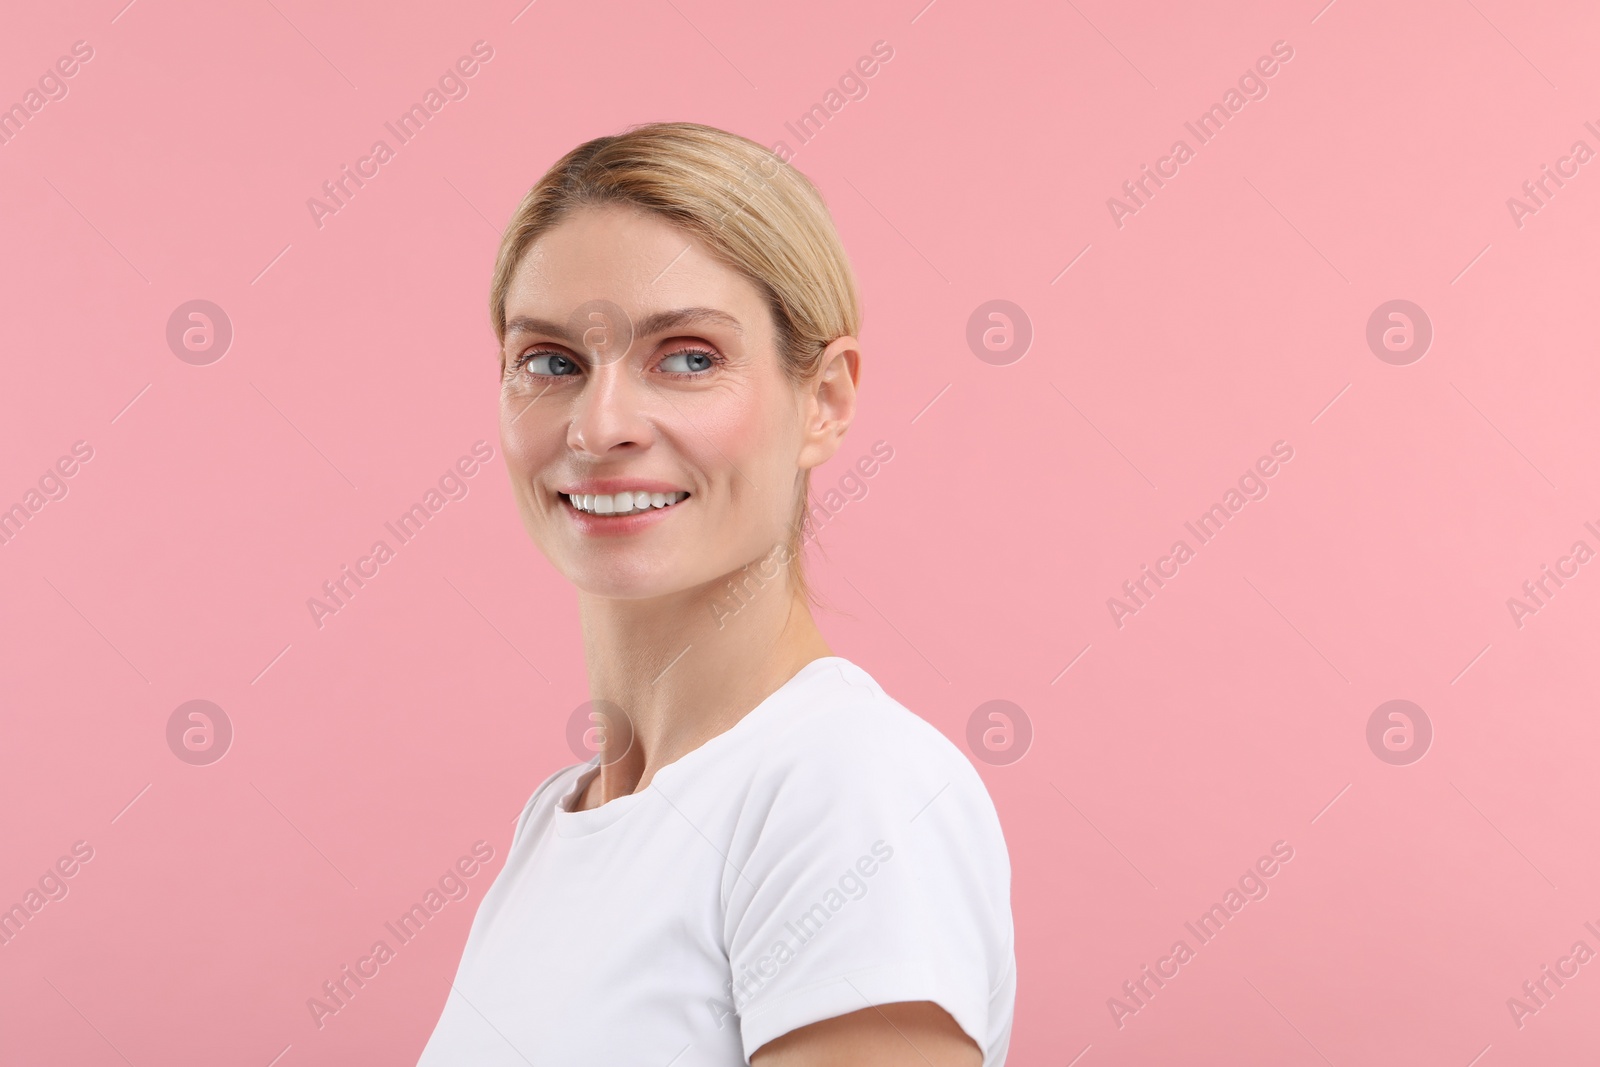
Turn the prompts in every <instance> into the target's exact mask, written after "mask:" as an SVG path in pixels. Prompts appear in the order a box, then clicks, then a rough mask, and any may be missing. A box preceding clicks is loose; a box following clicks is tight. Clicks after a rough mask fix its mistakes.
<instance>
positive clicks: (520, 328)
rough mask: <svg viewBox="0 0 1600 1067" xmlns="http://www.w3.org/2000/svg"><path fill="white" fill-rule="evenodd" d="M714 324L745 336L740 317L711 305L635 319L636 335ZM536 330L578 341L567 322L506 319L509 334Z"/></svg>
mask: <svg viewBox="0 0 1600 1067" xmlns="http://www.w3.org/2000/svg"><path fill="white" fill-rule="evenodd" d="M703 324H712V325H717V326H725V327H727V328H728V329H730V330H732V331H733V332H734V333H736V334H738V335H739V336H741V337H742V336H744V327H743V326H742V325H740V323H739V320H738V319H736V318H734V317H733V316H732V315H730V314H728V313H727V312H726V311H719V310H718V309H716V308H708V307H687V308H674V309H672V310H671V311H653V312H651V313H650V314H648V315H646V316H645V317H644V318H642V319H640V320H639V321H638V322H636V323H634V336H635V337H653V336H655V335H656V334H658V333H666V332H667V331H669V330H676V329H680V328H682V327H684V326H695V325H703ZM516 333H537V334H543V335H545V336H546V337H554V338H557V339H559V340H561V341H565V342H566V343H568V344H576V343H577V342H576V339H575V338H574V337H573V336H572V334H571V333H569V332H568V330H567V325H566V324H565V323H558V322H551V321H550V320H549V319H541V318H536V317H534V316H531V315H518V316H516V317H515V318H512V319H508V320H507V321H506V334H507V336H510V335H511V334H516Z"/></svg>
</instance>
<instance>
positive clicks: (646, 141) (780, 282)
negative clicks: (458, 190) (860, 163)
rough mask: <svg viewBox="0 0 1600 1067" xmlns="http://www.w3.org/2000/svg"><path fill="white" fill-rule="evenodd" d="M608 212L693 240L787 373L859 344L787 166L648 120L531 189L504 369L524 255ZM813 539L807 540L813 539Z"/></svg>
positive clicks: (806, 184) (516, 224) (800, 587)
mask: <svg viewBox="0 0 1600 1067" xmlns="http://www.w3.org/2000/svg"><path fill="white" fill-rule="evenodd" d="M608 204H621V205H628V206H632V207H634V208H637V209H641V210H644V211H647V212H651V213H653V214H655V215H658V216H660V217H661V218H663V219H665V220H667V221H668V222H671V223H672V224H674V225H676V226H678V227H679V228H681V229H682V230H684V231H685V232H686V233H688V234H690V235H691V236H693V237H695V238H697V239H699V240H700V241H701V242H702V243H703V244H704V245H705V246H706V247H707V248H708V249H709V250H710V251H711V252H712V254H713V255H715V256H716V257H717V258H718V259H720V260H721V261H722V262H724V263H726V264H727V266H728V267H729V268H731V269H732V270H735V271H737V272H738V273H739V274H741V275H743V276H744V277H745V278H747V279H749V280H750V282H752V283H753V284H754V285H755V286H756V288H757V289H758V290H759V291H760V292H761V293H762V295H763V296H764V297H765V299H766V303H767V307H768V309H769V310H770V311H771V313H772V321H773V325H774V327H775V331H776V335H777V348H778V357H779V360H780V362H781V364H782V367H783V370H784V373H785V374H786V375H787V376H788V377H789V379H790V380H791V381H792V382H794V383H795V384H796V385H804V384H807V383H809V382H810V381H811V380H812V379H813V378H814V377H815V375H816V374H817V372H818V370H819V368H820V357H821V355H822V352H823V349H825V348H827V346H828V345H829V344H831V343H832V342H833V341H834V340H835V339H836V338H839V337H844V336H847V335H848V336H859V335H860V331H861V307H860V300H859V298H858V296H857V294H856V284H855V275H854V273H853V272H852V271H851V269H850V261H849V259H848V258H847V257H846V255H845V251H844V245H843V244H842V243H841V242H840V240H839V234H838V232H837V231H836V230H835V229H834V225H833V218H832V216H830V215H829V214H828V208H827V205H826V204H825V203H824V202H823V199H822V195H821V194H820V193H818V192H817V189H816V187H815V186H814V185H812V184H811V182H810V181H809V180H808V179H807V178H806V177H805V175H803V174H801V173H800V172H799V171H798V170H796V169H795V168H794V167H792V166H790V165H789V164H788V163H787V162H785V161H783V160H781V159H779V158H778V157H777V156H776V155H774V154H773V153H772V152H771V151H770V150H768V149H766V148H764V147H762V146H761V145H759V144H757V143H756V142H754V141H752V140H750V139H748V138H745V137H741V136H739V135H738V134H734V133H728V132H727V131H726V130H719V129H717V128H716V127H713V126H703V125H700V124H699V123H694V122H653V123H647V124H644V125H639V126H632V127H629V128H628V129H627V130H625V131H624V132H622V133H620V134H616V135H613V136H607V137H596V138H595V139H594V140H592V141H587V142H585V143H583V144H581V145H579V146H578V147H576V148H574V149H573V150H572V151H570V152H568V153H567V154H566V155H564V156H562V157H561V158H560V159H559V160H557V161H556V163H555V164H554V165H553V166H552V167H551V168H550V169H549V170H548V171H546V172H545V174H544V176H543V177H542V178H540V179H539V180H538V182H536V183H535V184H534V186H533V188H532V189H529V190H528V193H527V195H526V196H524V197H523V198H522V203H520V204H518V205H517V210H516V213H515V214H513V215H512V216H511V221H510V223H509V224H508V225H507V226H506V229H505V234H504V236H503V237H502V238H501V241H500V252H499V255H498V256H497V257H496V259H495V265H494V280H493V283H492V284H491V286H490V289H489V317H490V320H491V321H492V322H493V324H494V332H495V339H496V340H497V341H499V342H500V344H501V355H500V358H501V364H502V369H503V368H504V361H505V351H504V345H505V332H506V292H507V290H508V289H509V288H510V285H511V277H512V275H513V274H514V273H515V272H516V269H517V267H518V265H519V264H520V263H521V262H522V257H523V255H524V254H525V253H526V252H527V250H528V249H529V247H531V246H532V245H533V243H534V242H535V241H537V240H538V239H539V238H540V237H541V236H542V235H543V234H544V233H545V232H547V231H548V230H550V229H551V228H553V227H554V226H556V225H557V224H559V223H560V222H561V221H562V220H563V219H564V218H566V216H567V214H568V213H569V212H571V211H572V210H573V209H574V208H578V207H586V206H591V207H598V206H604V205H608ZM810 492H811V472H810V471H809V470H808V471H807V472H806V475H805V478H804V479H803V480H802V482H801V487H800V499H799V501H798V502H797V507H796V511H795V517H794V519H793V521H792V522H791V523H790V536H789V545H788V548H789V556H790V559H789V577H790V583H791V585H792V587H793V588H794V589H795V590H796V592H798V594H799V595H800V596H801V597H802V598H803V599H804V600H806V601H807V602H810V601H811V600H812V593H811V590H810V588H809V586H808V585H807V583H806V580H805V572H804V567H803V562H802V549H803V541H804V540H809V539H810V538H807V537H806V533H807V529H806V527H807V525H808V523H809V522H810V515H809V513H808V511H809V504H810ZM811 532H812V536H814V535H815V531H814V530H813V531H811Z"/></svg>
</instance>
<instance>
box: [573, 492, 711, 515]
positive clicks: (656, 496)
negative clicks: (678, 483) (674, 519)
mask: <svg viewBox="0 0 1600 1067" xmlns="http://www.w3.org/2000/svg"><path fill="white" fill-rule="evenodd" d="M688 495H689V494H688V493H646V492H642V491H640V492H632V493H611V494H607V493H573V494H571V495H569V496H568V497H567V499H568V500H571V501H572V506H573V507H575V508H577V509H578V510H579V511H588V512H591V513H593V514H595V515H631V514H633V513H634V512H636V511H648V510H649V509H651V508H665V507H671V506H672V505H673V504H676V503H677V502H678V501H680V500H682V499H683V498H684V497H686V496H688Z"/></svg>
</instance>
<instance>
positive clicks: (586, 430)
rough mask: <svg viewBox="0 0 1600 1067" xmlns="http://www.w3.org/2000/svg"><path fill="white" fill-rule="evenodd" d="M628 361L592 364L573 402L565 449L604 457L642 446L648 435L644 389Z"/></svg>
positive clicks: (648, 426)
mask: <svg viewBox="0 0 1600 1067" xmlns="http://www.w3.org/2000/svg"><path fill="white" fill-rule="evenodd" d="M636 378H637V375H636V373H635V372H634V370H633V368H632V367H631V366H630V361H628V360H624V359H619V360H616V361H614V362H611V363H599V364H592V365H591V366H590V368H589V379H588V381H586V382H585V383H584V385H583V388H582V390H580V391H579V394H578V396H577V398H576V400H574V402H573V408H572V421H571V422H570V423H569V424H568V426H567V447H569V448H571V449H572V450H573V451H574V452H587V453H589V454H590V455H594V456H603V455H605V454H606V453H607V452H609V451H611V450H612V449H615V448H621V447H626V446H628V445H642V444H645V443H646V442H647V441H648V439H649V435H650V424H649V419H648V418H647V417H646V412H645V411H644V406H643V405H644V399H645V396H644V394H645V390H644V389H643V388H642V383H640V382H638V381H637V380H636Z"/></svg>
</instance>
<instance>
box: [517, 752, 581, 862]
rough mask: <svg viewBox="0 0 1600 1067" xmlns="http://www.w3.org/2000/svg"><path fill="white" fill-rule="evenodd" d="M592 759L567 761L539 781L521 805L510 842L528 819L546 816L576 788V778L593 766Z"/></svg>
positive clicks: (525, 824) (519, 834) (518, 836)
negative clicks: (582, 761) (575, 761)
mask: <svg viewBox="0 0 1600 1067" xmlns="http://www.w3.org/2000/svg"><path fill="white" fill-rule="evenodd" d="M594 763H595V761H594V760H592V759H591V760H588V761H586V762H584V763H569V764H567V765H566V766H565V767H562V768H560V769H559V770H557V771H555V772H553V773H552V774H551V775H550V776H549V777H547V778H545V780H544V781H542V782H540V783H539V786H538V788H537V789H535V790H534V791H533V795H532V796H531V797H529V798H528V802H527V803H526V804H524V805H523V806H522V814H521V815H520V816H518V817H517V827H516V830H514V831H513V832H512V835H511V843H512V844H513V845H515V844H516V843H517V840H518V838H520V837H521V836H522V831H523V828H524V827H525V826H527V825H528V823H529V822H530V821H532V820H533V819H535V818H538V817H540V816H546V817H547V816H548V814H549V813H550V812H553V811H555V809H556V806H557V805H558V804H560V803H561V802H562V801H563V800H565V799H566V798H567V797H568V796H569V795H570V794H571V793H572V791H573V789H574V788H576V786H577V784H578V779H580V778H582V777H583V774H584V772H585V771H587V770H588V769H589V768H591V767H593V766H594Z"/></svg>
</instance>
